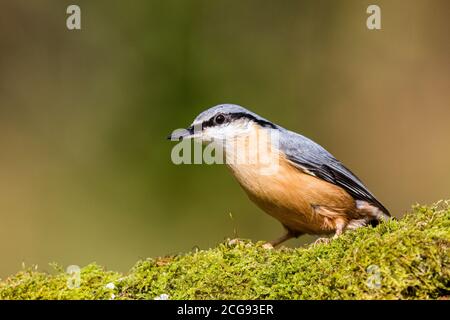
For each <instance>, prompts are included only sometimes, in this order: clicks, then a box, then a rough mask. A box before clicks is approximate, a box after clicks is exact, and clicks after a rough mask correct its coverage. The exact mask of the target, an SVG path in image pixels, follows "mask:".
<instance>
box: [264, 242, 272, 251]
mask: <svg viewBox="0 0 450 320" xmlns="http://www.w3.org/2000/svg"><path fill="white" fill-rule="evenodd" d="M262 247H263V248H264V249H266V250H272V249H273V245H272V244H271V243H270V242H266V243H264V244H263V245H262Z"/></svg>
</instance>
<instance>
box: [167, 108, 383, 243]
mask: <svg viewBox="0 0 450 320" xmlns="http://www.w3.org/2000/svg"><path fill="white" fill-rule="evenodd" d="M195 128H197V130H196V129H195ZM272 134H273V136H274V137H277V139H276V140H277V141H272V140H273V139H272V140H270V139H266V141H267V143H268V144H269V145H268V146H267V148H264V149H265V150H266V153H268V155H266V160H267V159H269V160H268V161H269V162H273V163H275V162H276V164H277V166H276V168H277V170H274V171H273V172H269V173H267V172H264V171H262V170H261V169H262V166H263V164H262V163H261V162H258V161H247V162H245V161H241V162H239V161H227V162H226V164H227V166H228V167H229V168H230V169H231V172H232V174H233V175H234V177H235V178H236V180H237V181H238V183H239V184H240V185H241V187H242V188H243V189H244V191H245V192H246V193H247V195H248V197H249V198H250V200H252V201H253V202H254V203H255V204H256V205H257V206H258V207H260V208H261V209H262V210H264V211H265V212H266V213H268V214H269V215H271V216H272V217H274V218H276V219H277V220H278V221H280V222H281V224H282V225H283V226H284V228H285V229H286V234H284V235H283V236H281V237H280V238H278V239H276V240H274V241H271V242H269V243H268V245H269V247H270V245H271V246H276V245H279V244H281V243H282V242H284V241H286V240H288V239H291V238H294V237H298V236H300V235H302V234H314V235H327V234H334V236H335V237H337V236H339V235H340V234H342V232H344V231H345V230H347V229H348V230H352V229H356V228H358V227H362V226H366V225H377V224H378V223H379V222H380V221H384V220H388V219H389V217H390V214H389V211H388V210H387V209H386V208H385V207H384V206H383V205H382V204H381V203H380V202H379V201H378V200H377V199H376V198H375V196H374V195H373V194H372V193H371V192H370V191H369V190H368V189H367V188H366V186H364V184H363V183H362V182H361V180H360V179H358V178H357V177H356V176H355V175H354V174H353V173H352V172H351V171H350V170H349V169H347V168H346V167H345V166H344V165H343V164H342V163H341V162H339V161H338V160H336V158H335V157H334V156H333V155H331V154H330V153H329V152H328V151H327V150H325V149H324V148H323V147H322V146H320V145H319V144H317V143H315V142H314V141H312V140H310V139H308V138H306V137H304V136H302V135H300V134H297V133H295V132H292V131H289V130H287V129H285V128H283V127H280V126H279V125H276V124H274V123H272V122H270V121H269V120H267V119H264V118H262V117H260V116H259V115H257V114H255V113H253V112H251V111H248V110H247V109H245V108H243V107H241V106H238V105H233V104H222V105H218V106H215V107H212V108H210V109H208V110H206V111H204V112H202V113H200V115H198V116H197V118H195V120H194V122H193V123H192V125H191V126H190V127H189V128H188V129H187V130H185V131H183V132H182V133H178V134H177V133H174V134H172V135H170V136H169V139H171V140H180V139H186V138H197V139H200V140H201V141H214V142H215V143H219V144H222V146H223V151H224V154H226V156H227V158H228V156H229V155H230V154H231V155H234V154H235V153H236V152H237V151H250V152H251V151H252V150H236V148H235V147H236V145H239V147H238V148H247V149H252V148H253V149H255V144H253V146H252V144H251V143H248V142H247V143H240V144H233V143H230V141H231V142H236V141H237V140H238V139H240V140H242V138H243V137H247V138H252V137H261V136H272ZM231 146H233V147H231ZM267 150H268V151H267ZM258 152H260V151H258Z"/></svg>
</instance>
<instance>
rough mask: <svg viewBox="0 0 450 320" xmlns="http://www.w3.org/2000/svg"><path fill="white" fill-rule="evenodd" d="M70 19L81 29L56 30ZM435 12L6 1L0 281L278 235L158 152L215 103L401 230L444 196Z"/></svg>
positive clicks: (1, 36) (221, 0)
mask: <svg viewBox="0 0 450 320" xmlns="http://www.w3.org/2000/svg"><path fill="white" fill-rule="evenodd" d="M73 3H76V4H78V5H79V6H80V7H81V13H82V30H80V31H69V30H67V28H66V18H67V14H66V8H67V6H68V5H69V4H73ZM369 4H378V5H379V6H380V7H381V10H382V30H380V31H370V30H368V29H367V28H366V18H367V16H368V15H367V14H366V8H367V6H368V5H369ZM449 8H450V6H449V1H446V0H442V1H438V0H432V1H430V0H420V1H416V0H414V1H400V0H397V1H378V0H377V1H358V0H348V1H339V2H338V1H333V0H329V1H313V0H310V1H276V0H271V1H257V0H242V1H237V0H227V1H225V0H194V1H181V0H180V1H167V0H164V1H163V0H160V1H144V0H141V1H128V2H127V1H60V0H52V1H44V0H39V1H25V0H21V1H17V0H14V1H13V0H9V1H2V2H1V4H0V46H1V47H0V152H1V153H0V217H1V220H0V252H1V263H0V276H1V277H4V276H6V275H8V274H11V273H13V272H15V271H17V270H19V269H20V268H21V264H22V262H25V263H26V264H27V265H30V264H38V265H39V267H40V269H41V270H49V269H51V268H50V267H49V266H48V262H52V261H56V262H58V263H60V264H62V265H63V266H67V265H68V264H77V265H80V266H82V265H85V264H87V263H90V262H93V261H96V262H97V263H99V264H102V265H105V266H106V267H107V268H109V269H114V270H118V271H127V270H128V269H129V268H130V267H131V266H132V265H133V264H134V262H135V261H136V260H137V259H139V258H143V257H148V256H158V255H167V254H175V253H179V252H185V251H189V250H192V249H193V248H194V247H200V248H208V247H210V246H214V245H215V244H216V243H218V242H220V241H222V240H223V239H224V238H227V237H234V236H235V235H236V233H237V236H239V237H243V238H251V239H253V240H270V239H272V238H274V237H277V236H279V235H280V232H281V231H282V228H281V226H280V225H279V223H278V222H277V221H275V220H273V219H272V218H270V217H269V216H267V215H266V214H265V213H263V212H261V211H260V210H259V209H257V208H256V206H254V205H253V204H252V203H251V202H250V201H249V200H248V199H247V198H246V195H245V194H244V192H243V191H242V190H240V188H239V187H238V185H237V183H236V182H235V181H234V180H233V178H232V177H231V175H230V174H229V173H228V172H227V169H226V168H225V167H224V166H219V165H216V166H207V165H181V166H175V165H174V164H172V163H171V161H170V152H171V148H172V147H173V145H174V143H171V142H169V141H167V140H166V136H167V135H168V134H169V133H170V132H171V131H172V130H173V129H176V128H180V127H185V126H186V125H188V124H189V123H190V122H191V121H192V120H193V118H194V117H195V116H196V115H197V114H198V113H199V112H200V111H202V110H203V109H206V108H207V107H210V106H213V105H216V104H219V103H224V102H232V103H237V104H240V105H243V106H246V107H248V108H249V109H251V110H253V111H255V112H256V113H258V114H260V115H262V116H264V117H267V118H269V119H270V120H272V121H274V122H276V123H278V124H280V125H282V126H284V127H286V128H289V129H291V130H294V131H297V132H300V133H302V134H304V135H306V136H308V137H310V138H312V139H314V140H316V141H317V142H319V143H320V144H322V145H323V146H324V147H326V148H327V149H328V150H329V151H331V152H332V153H333V154H334V155H335V156H336V157H337V158H338V159H340V160H341V161H343V162H344V163H345V164H346V165H347V166H348V167H350V168H351V169H352V170H353V171H354V172H355V173H356V174H357V175H358V176H359V177H360V178H361V179H362V180H363V181H364V182H365V183H366V184H367V185H368V186H369V188H370V189H371V190H372V191H373V192H374V193H375V194H376V195H377V197H378V198H379V199H380V200H381V201H382V202H383V203H384V204H385V205H386V206H387V207H388V208H390V209H391V210H392V212H393V213H394V214H395V215H397V216H401V215H402V214H403V213H404V212H405V211H406V210H407V209H408V208H409V207H410V205H411V204H413V203H416V202H421V203H430V202H433V201H435V200H438V199H441V198H449V196H450V192H449V191H450V188H449V187H450V122H449V119H450V106H449V101H450V99H449V98H450V88H449V85H450V77H449V53H450V49H449V41H448V36H449V33H448V31H449V28H448V12H449V10H448V9H449ZM230 213H232V216H233V219H231V218H230ZM306 240H308V239H306ZM309 240H311V238H310V239H309ZM303 241H305V239H300V240H292V241H290V242H289V244H290V245H294V246H298V245H300V244H301V243H302V242H303Z"/></svg>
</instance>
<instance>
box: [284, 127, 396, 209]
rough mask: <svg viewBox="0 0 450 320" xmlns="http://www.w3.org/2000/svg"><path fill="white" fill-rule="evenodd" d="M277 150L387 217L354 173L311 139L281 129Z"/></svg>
mask: <svg viewBox="0 0 450 320" xmlns="http://www.w3.org/2000/svg"><path fill="white" fill-rule="evenodd" d="M283 131H284V132H283V134H282V135H281V138H280V149H281V150H283V152H284V153H285V154H286V157H287V159H288V160H289V161H291V162H293V163H294V164H295V165H296V166H298V167H300V168H301V169H303V170H304V171H305V172H308V173H310V174H313V175H315V176H316V177H318V178H320V179H323V180H325V181H327V182H330V183H333V184H335V185H337V186H339V187H341V188H343V189H344V190H345V191H347V192H348V193H349V194H350V195H351V196H352V197H353V198H354V199H355V200H364V201H367V202H368V203H370V204H372V205H374V206H376V207H378V208H379V209H380V210H382V211H383V212H384V213H386V214H387V215H389V216H390V214H389V211H388V210H387V209H386V208H385V207H384V206H383V205H382V204H381V203H380V202H379V201H378V200H377V199H376V198H375V196H374V195H373V194H372V193H371V192H370V191H369V190H368V189H367V187H366V186H365V185H364V184H363V183H362V182H361V180H360V179H358V177H356V175H355V174H353V173H352V172H351V171H350V170H349V169H347V168H346V167H345V166H344V165H343V164H342V163H341V162H340V161H338V160H337V159H336V158H334V157H333V155H332V154H331V153H329V152H328V151H327V150H325V149H324V148H323V147H322V146H320V145H318V144H317V143H315V142H314V141H312V140H310V139H308V138H306V137H304V136H302V135H299V134H297V133H295V132H292V131H288V130H283Z"/></svg>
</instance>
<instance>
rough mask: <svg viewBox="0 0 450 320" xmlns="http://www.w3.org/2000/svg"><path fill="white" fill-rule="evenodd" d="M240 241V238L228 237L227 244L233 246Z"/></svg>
mask: <svg viewBox="0 0 450 320" xmlns="http://www.w3.org/2000/svg"><path fill="white" fill-rule="evenodd" d="M241 242H242V241H241V240H240V239H238V238H235V239H229V240H228V242H227V244H228V245H229V246H235V245H238V244H239V243H241Z"/></svg>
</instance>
